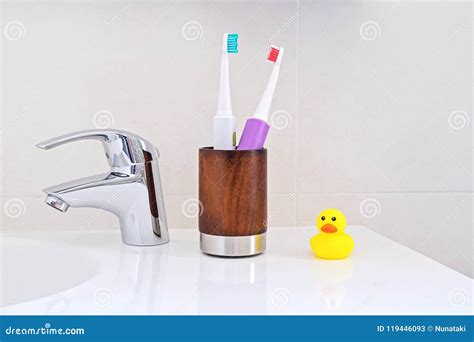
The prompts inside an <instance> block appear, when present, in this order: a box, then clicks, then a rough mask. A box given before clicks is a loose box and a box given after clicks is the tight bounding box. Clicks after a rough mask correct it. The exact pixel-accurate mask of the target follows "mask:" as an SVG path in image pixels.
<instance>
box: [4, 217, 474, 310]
mask: <svg viewBox="0 0 474 342" xmlns="http://www.w3.org/2000/svg"><path fill="white" fill-rule="evenodd" d="M347 231H348V233H349V234H351V236H352V237H353V238H354V241H355V248H354V252H353V254H352V256H351V257H350V258H349V259H347V260H319V259H315V258H314V256H313V254H312V252H311V250H310V248H309V239H310V238H311V236H312V235H313V234H314V233H315V228H314V227H301V228H298V227H288V228H270V229H269V231H268V240H267V243H268V244H267V250H266V252H265V253H263V254H262V255H259V256H255V257H251V258H236V259H233V258H230V259H226V258H217V257H211V256H208V255H205V254H203V253H201V251H200V250H199V234H198V231H197V229H186V230H170V237H171V242H170V243H169V244H166V245H162V246H154V247H134V246H126V245H124V244H123V243H122V240H121V238H120V232H119V230H118V229H114V230H102V231H99V230H97V231H93V230H82V231H68V230H67V229H64V230H63V231H49V232H23V233H20V232H12V233H9V235H6V234H4V238H3V240H2V242H1V246H2V247H3V248H2V252H1V254H0V255H1V256H2V257H3V258H2V259H3V260H2V264H1V277H2V283H3V284H2V285H3V291H2V292H3V298H2V304H3V305H6V306H4V307H3V308H2V313H3V314H7V315H45V314H46V315H56V314H68V315H96V314H98V315H115V314H117V315H157V314H158V315H176V314H178V315H195V314H206V315H222V314H224V315H227V314H256V315H260V314H271V315H274V314H276V315H281V314H285V315H294V314H308V315H315V314H316V315H318V314H345V315H348V314H370V315H379V314H420V315H424V314H448V315H451V314H458V315H459V314H460V315H466V314H472V286H473V282H472V279H470V278H468V277H466V276H464V275H462V274H460V273H458V272H455V271H453V270H451V269H449V268H448V267H446V266H443V265H441V264H439V263H437V262H435V261H433V260H431V259H428V258H426V257H424V256H423V255H421V254H419V253H417V252H415V251H413V250H410V249H409V248H407V247H404V246H402V245H400V244H398V243H396V242H394V241H391V240H389V239H387V238H384V237H382V236H380V235H378V234H376V233H374V232H372V231H370V230H368V229H366V228H363V227H355V226H349V227H348V228H347ZM5 235H6V237H5Z"/></svg>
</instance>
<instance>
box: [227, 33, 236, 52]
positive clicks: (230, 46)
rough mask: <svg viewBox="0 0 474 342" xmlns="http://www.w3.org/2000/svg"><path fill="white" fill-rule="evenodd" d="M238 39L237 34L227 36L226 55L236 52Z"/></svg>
mask: <svg viewBox="0 0 474 342" xmlns="http://www.w3.org/2000/svg"><path fill="white" fill-rule="evenodd" d="M238 38H239V34H238V33H229V34H228V35H227V52H228V53H237V52H239V50H238V46H239V44H238V42H237V39H238Z"/></svg>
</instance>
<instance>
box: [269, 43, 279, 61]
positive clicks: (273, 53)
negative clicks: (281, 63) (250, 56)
mask: <svg viewBox="0 0 474 342" xmlns="http://www.w3.org/2000/svg"><path fill="white" fill-rule="evenodd" d="M279 53H280V50H279V49H278V48H276V47H274V46H271V47H270V53H269V54H268V57H267V59H268V60H269V61H270V62H276V61H277V59H278V54H279Z"/></svg>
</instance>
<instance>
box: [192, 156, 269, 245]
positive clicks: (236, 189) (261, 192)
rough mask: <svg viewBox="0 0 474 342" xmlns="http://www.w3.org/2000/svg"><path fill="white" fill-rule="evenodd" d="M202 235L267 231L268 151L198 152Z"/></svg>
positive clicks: (239, 234) (227, 234)
mask: <svg viewBox="0 0 474 342" xmlns="http://www.w3.org/2000/svg"><path fill="white" fill-rule="evenodd" d="M199 200H200V202H201V204H202V212H201V213H200V216H199V231H200V232H201V233H205V234H210V235H220V236H245V235H256V234H261V233H264V232H266V231H267V150H265V149H262V150H251V151H222V150H213V149H212V148H210V147H205V148H201V149H199Z"/></svg>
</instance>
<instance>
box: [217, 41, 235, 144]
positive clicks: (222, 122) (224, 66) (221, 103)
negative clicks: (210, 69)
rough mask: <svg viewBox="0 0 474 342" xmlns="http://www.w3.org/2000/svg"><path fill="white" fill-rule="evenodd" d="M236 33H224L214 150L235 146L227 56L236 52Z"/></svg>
mask: <svg viewBox="0 0 474 342" xmlns="http://www.w3.org/2000/svg"><path fill="white" fill-rule="evenodd" d="M238 38H239V35H238V34H237V33H224V38H223V42H222V59H221V75H220V82H219V99H218V104H217V112H216V115H215V116H214V132H213V133H214V138H213V139H214V141H213V146H214V149H215V150H234V149H235V145H236V132H235V116H234V114H233V112H232V103H231V100H230V82H229V54H231V53H237V52H238V49H237V48H238V43H237V39H238Z"/></svg>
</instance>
